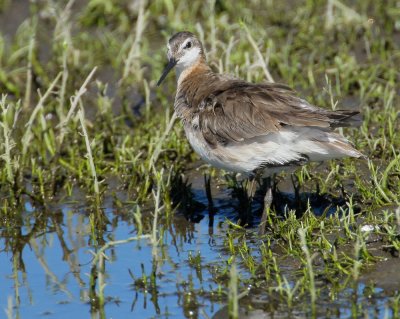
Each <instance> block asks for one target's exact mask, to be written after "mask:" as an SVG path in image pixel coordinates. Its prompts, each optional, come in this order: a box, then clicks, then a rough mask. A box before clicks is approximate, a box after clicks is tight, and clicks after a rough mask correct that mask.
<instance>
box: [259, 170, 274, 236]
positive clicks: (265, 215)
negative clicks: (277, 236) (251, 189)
mask: <svg viewBox="0 0 400 319" xmlns="http://www.w3.org/2000/svg"><path fill="white" fill-rule="evenodd" d="M265 184H266V186H267V191H266V193H265V196H264V209H263V214H262V216H261V222H260V225H259V226H258V227H259V228H258V234H259V235H264V234H265V225H266V223H267V218H268V214H269V209H270V208H271V204H272V199H273V196H272V184H271V177H267V178H266V179H265Z"/></svg>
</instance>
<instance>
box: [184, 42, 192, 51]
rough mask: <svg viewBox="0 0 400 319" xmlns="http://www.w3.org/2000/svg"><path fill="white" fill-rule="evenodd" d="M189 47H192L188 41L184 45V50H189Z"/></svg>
mask: <svg viewBox="0 0 400 319" xmlns="http://www.w3.org/2000/svg"><path fill="white" fill-rule="evenodd" d="M191 47H192V42H190V41H189V42H188V43H186V45H185V49H189V48H191Z"/></svg>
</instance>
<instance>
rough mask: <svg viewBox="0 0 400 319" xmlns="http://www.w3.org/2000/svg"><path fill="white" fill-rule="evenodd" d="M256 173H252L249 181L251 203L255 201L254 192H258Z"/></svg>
mask: <svg viewBox="0 0 400 319" xmlns="http://www.w3.org/2000/svg"><path fill="white" fill-rule="evenodd" d="M255 184H256V175H250V176H249V180H248V182H247V199H248V201H249V203H251V202H252V201H253V197H254V194H255V192H256V187H255V186H256V185H255Z"/></svg>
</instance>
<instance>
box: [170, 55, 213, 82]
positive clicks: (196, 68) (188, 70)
mask: <svg viewBox="0 0 400 319" xmlns="http://www.w3.org/2000/svg"><path fill="white" fill-rule="evenodd" d="M209 72H211V69H210V67H209V66H208V64H207V62H206V60H205V58H204V57H201V58H199V59H198V60H197V61H196V62H195V63H193V64H192V65H190V66H189V67H183V66H179V65H177V66H176V80H177V84H178V88H179V86H180V85H181V84H182V82H183V81H184V80H186V79H187V78H189V77H192V76H195V75H199V74H203V73H209Z"/></svg>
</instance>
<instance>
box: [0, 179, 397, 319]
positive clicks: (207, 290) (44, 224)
mask: <svg viewBox="0 0 400 319" xmlns="http://www.w3.org/2000/svg"><path fill="white" fill-rule="evenodd" d="M192 188H193V193H194V195H195V199H196V200H197V201H200V202H201V203H203V204H204V207H207V206H206V205H207V198H206V195H205V191H204V187H203V185H202V179H201V178H200V177H197V178H193V177H192ZM213 193H214V205H215V208H216V212H217V213H216V215H215V219H214V224H213V227H209V226H210V220H209V216H208V211H207V209H203V211H201V212H199V213H198V215H197V216H198V218H196V220H197V222H196V223H193V222H190V221H188V220H187V219H185V218H184V217H183V216H181V215H180V214H179V213H176V214H175V216H173V218H172V219H171V221H172V222H171V223H170V224H164V223H161V222H160V224H159V227H158V230H159V234H160V235H161V236H162V243H161V244H160V245H158V246H154V245H153V244H152V242H151V240H149V239H142V240H140V241H132V242H129V243H124V244H120V245H116V246H113V247H111V248H109V249H107V250H106V251H105V253H106V255H107V256H108V258H109V259H108V260H107V261H106V262H105V279H104V280H105V283H106V286H105V288H104V289H105V290H104V295H105V305H104V306H99V304H98V303H97V302H96V301H95V300H94V299H91V296H92V297H93V291H94V290H93V289H92V288H91V283H90V277H91V276H90V274H91V271H92V264H91V262H92V260H93V254H92V252H94V251H95V250H96V248H97V249H98V248H99V247H100V246H101V245H100V246H96V245H93V244H91V238H92V237H91V227H90V219H89V214H88V213H87V211H86V210H85V208H84V207H85V205H84V204H82V201H83V199H82V198H79V197H78V196H77V198H75V200H74V201H71V200H70V201H69V202H66V201H65V199H64V200H62V201H61V202H60V203H58V202H57V201H56V200H55V202H54V203H49V204H47V207H49V209H47V210H44V209H43V208H40V207H34V206H33V205H32V203H31V202H30V201H29V200H28V199H25V200H26V201H25V205H24V207H25V208H24V211H23V212H21V213H22V216H23V222H22V224H23V226H22V227H21V228H15V230H14V231H15V233H14V234H13V235H12V236H11V237H8V236H9V235H10V234H9V233H5V232H3V236H2V238H1V241H0V242H1V250H2V252H1V253H0V263H1V265H2V272H1V276H0V289H1V291H2V294H1V296H0V300H1V301H0V307H1V309H2V311H6V310H7V309H10V306H9V305H8V302H12V303H13V307H12V312H13V314H14V317H16V318H46V317H48V318H71V317H74V316H75V317H77V318H82V317H88V316H91V317H95V318H97V317H99V318H125V317H132V316H134V317H135V318H136V317H139V316H140V317H141V318H207V317H210V318H211V317H214V318H228V313H227V308H226V301H227V300H226V295H225V293H226V292H227V291H226V289H225V288H223V287H220V286H219V284H218V282H219V281H218V280H216V277H217V275H218V274H217V267H221V268H223V267H225V266H226V262H227V260H228V259H229V257H230V255H229V252H228V251H227V250H226V248H225V246H224V239H225V238H226V236H227V233H228V232H229V231H230V230H229V227H228V224H227V223H225V221H226V220H227V218H228V217H234V214H233V211H234V209H233V208H232V207H233V205H234V204H233V203H232V199H231V197H230V196H229V193H228V191H227V190H223V191H221V190H217V189H216V188H214V189H213ZM104 202H105V207H104V212H105V214H106V216H107V217H108V219H109V221H110V224H108V225H107V227H106V231H105V232H104V233H103V239H104V241H105V242H110V241H116V240H123V239H127V238H129V237H131V236H135V235H136V228H135V225H134V223H133V217H132V212H134V211H135V206H134V205H132V204H126V205H124V206H123V207H122V208H121V207H116V205H114V201H113V199H112V198H111V197H110V198H106V200H105V201H104ZM146 215H147V216H146ZM143 220H144V228H145V229H146V220H147V221H148V222H149V223H150V224H151V222H152V216H151V214H150V213H148V214H147V213H146V214H145V213H143ZM254 230H256V229H254ZM248 231H249V236H248V245H249V247H253V248H254V249H255V251H256V248H257V247H258V246H259V244H260V242H259V239H257V237H256V236H253V235H252V234H251V233H252V228H250V229H248ZM7 234H8V235H7ZM19 253H21V262H22V263H21V264H20V267H19V268H18V267H17V266H16V265H17V258H18V256H19ZM256 255H257V253H256ZM197 256H200V258H201V261H200V262H199V263H196V262H190V260H195V259H196V257H197ZM255 257H256V258H257V256H255ZM299 266H300V265H299V264H298V262H296V261H294V260H290V259H289V260H287V262H286V264H285V265H284V267H282V269H281V271H282V273H283V274H285V275H287V277H288V278H290V276H291V275H292V274H293V273H294V272H296V271H298V269H299ZM239 267H242V266H241V265H240V263H239ZM371 271H372V273H373V270H371ZM381 271H382V270H381ZM153 272H154V273H155V274H156V275H155V277H152V273H153ZM239 272H240V276H241V277H242V278H246V277H248V276H249V274H247V273H246V270H245V268H244V267H243V271H241V268H239ZM16 276H17V278H18V279H15V278H16ZM133 277H134V278H133ZM144 277H145V279H143V278H144ZM372 277H373V278H374V276H373V275H372ZM397 277H398V274H395V275H394V277H392V282H393V280H398V278H397ZM224 281H225V282H226V283H227V282H228V281H229V278H226V279H224ZM320 285H323V283H320ZM224 286H225V285H224ZM226 286H227V284H226ZM321 287H322V286H321ZM95 289H96V291H97V292H98V283H97V285H96V287H95ZM367 289H370V288H368V287H367V288H366V286H365V285H364V283H363V282H361V283H360V284H359V285H358V287H357V293H354V291H353V290H350V289H348V290H344V291H343V292H342V293H341V294H340V295H339V296H338V298H337V299H336V300H335V301H334V302H332V301H330V297H329V291H328V290H327V291H323V290H322V293H321V297H320V300H319V301H318V304H319V310H318V315H317V317H321V318H324V317H326V316H327V315H328V316H329V317H335V318H348V317H350V316H351V314H352V312H351V311H352V307H354V306H356V305H357V303H359V302H362V303H363V304H364V309H366V308H367V309H370V311H369V310H368V311H369V313H370V315H371V317H375V318H390V316H391V312H390V310H389V309H387V296H386V294H385V293H384V291H383V290H382V289H381V288H380V287H379V283H376V287H375V289H374V291H372V292H371V291H369V290H368V293H369V294H370V296H367V297H366V292H365V290H367ZM240 305H241V308H240V309H241V310H240V313H241V315H240V317H241V318H272V317H274V318H285V317H288V316H291V317H293V318H306V317H308V316H309V312H308V311H307V310H305V309H304V307H303V306H301V309H299V310H298V311H297V312H296V307H295V311H292V312H290V313H289V312H287V308H286V305H285V304H282V303H281V302H280V301H279V299H278V298H276V296H274V295H270V294H268V292H266V291H264V290H262V289H261V290H260V289H257V288H253V289H251V290H250V293H249V294H248V295H247V296H244V297H243V298H242V299H241V300H240ZM249 306H250V309H253V310H251V311H249V310H248V309H249ZM3 314H4V312H3ZM385 316H386V317H385ZM10 317H11V316H10Z"/></svg>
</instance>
